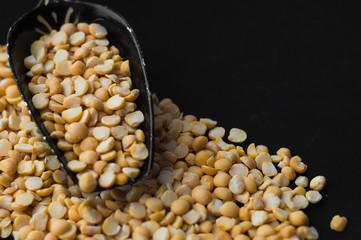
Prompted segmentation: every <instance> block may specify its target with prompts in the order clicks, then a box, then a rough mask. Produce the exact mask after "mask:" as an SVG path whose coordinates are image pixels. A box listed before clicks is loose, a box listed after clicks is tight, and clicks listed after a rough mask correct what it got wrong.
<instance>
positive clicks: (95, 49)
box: [24, 23, 149, 192]
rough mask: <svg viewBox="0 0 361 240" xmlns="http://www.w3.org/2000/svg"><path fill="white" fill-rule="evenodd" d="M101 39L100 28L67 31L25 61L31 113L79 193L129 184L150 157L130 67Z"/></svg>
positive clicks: (34, 48) (35, 47) (45, 39)
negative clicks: (36, 116)
mask: <svg viewBox="0 0 361 240" xmlns="http://www.w3.org/2000/svg"><path fill="white" fill-rule="evenodd" d="M106 36H107V30H106V29H105V28H104V27H103V26H101V25H99V24H95V23H93V24H90V25H88V24H86V23H79V24H78V25H77V26H75V25H74V24H65V25H63V26H62V27H61V29H60V31H55V30H54V31H53V32H51V33H50V34H49V35H44V36H42V37H41V38H40V39H39V40H37V41H35V42H34V43H33V44H32V45H31V55H30V56H29V57H27V58H25V60H24V63H25V66H26V67H27V68H28V69H29V72H28V74H27V75H28V76H29V77H31V81H30V83H29V85H28V86H29V90H30V91H31V93H32V94H33V98H32V101H33V104H34V107H35V108H36V109H38V110H39V111H41V118H42V119H43V120H44V125H45V127H46V129H47V131H48V132H49V133H50V136H51V137H53V138H56V139H58V144H57V145H58V147H59V149H60V150H62V151H64V155H65V158H66V159H67V160H68V164H67V167H68V169H70V170H71V171H73V172H76V173H77V178H78V179H79V187H80V189H81V190H82V191H84V192H93V191H94V190H95V189H96V187H97V186H98V184H99V185H100V186H101V187H102V188H110V187H112V186H113V185H120V186H121V185H124V184H126V183H127V182H128V180H129V179H130V178H136V177H138V175H139V174H140V170H139V168H140V167H142V166H143V165H144V163H145V160H146V159H147V158H148V155H149V152H148V149H147V147H146V145H145V144H144V141H145V134H144V132H143V131H142V130H141V129H140V128H138V127H139V126H140V125H141V124H142V123H143V121H144V115H143V113H142V112H141V111H139V110H137V105H136V103H135V102H134V101H135V100H136V99H137V98H138V96H139V90H138V89H133V88H132V80H131V78H130V67H129V60H125V59H123V58H122V57H121V56H120V55H119V50H118V49H117V48H116V47H115V46H110V45H109V41H108V39H106Z"/></svg>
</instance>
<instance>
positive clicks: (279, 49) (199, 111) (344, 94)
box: [0, 0, 361, 239]
mask: <svg viewBox="0 0 361 240" xmlns="http://www.w3.org/2000/svg"><path fill="white" fill-rule="evenodd" d="M96 2H98V3H102V4H104V5H107V6H110V7H111V8H113V9H115V10H117V11H118V12H120V13H121V14H122V15H123V16H124V17H125V18H126V19H127V20H128V21H129V23H130V25H131V26H132V27H133V29H134V30H135V32H136V34H137V36H138V39H139V42H140V44H141V47H142V50H143V53H144V57H145V62H146V64H147V72H148V78H149V80H150V84H151V90H152V91H153V92H156V93H157V94H158V96H159V97H161V98H163V97H170V98H172V99H173V100H174V101H175V103H176V104H178V105H179V107H180V108H181V110H182V111H183V112H184V113H186V114H194V115H196V116H198V117H209V118H212V119H215V120H217V121H218V124H219V125H220V126H223V127H225V128H226V129H227V130H229V129H230V128H232V127H239V128H242V129H244V130H245V131H246V132H247V133H248V136H249V138H248V140H247V143H251V142H255V143H256V144H264V145H267V146H268V147H269V149H270V152H271V153H275V152H276V150H277V149H278V148H280V147H289V148H290V149H291V151H292V153H293V154H294V155H299V156H301V157H302V159H303V161H304V162H305V163H306V164H307V165H308V167H309V169H308V171H307V176H308V177H314V176H316V175H324V176H326V178H327V181H328V183H327V187H326V188H325V190H323V191H322V194H323V195H324V198H323V200H322V201H321V203H319V204H317V205H313V206H311V207H310V208H309V209H307V210H306V212H307V214H308V215H309V218H310V224H311V225H313V226H315V227H316V228H317V229H318V230H319V233H320V239H359V236H361V227H360V224H361V220H360V216H361V207H360V204H361V203H360V198H359V196H360V194H359V192H360V190H359V184H360V176H361V174H360V173H361V171H360V170H361V168H360V166H361V164H360V161H361V151H360V149H361V141H360V136H361V121H360V117H361V109H360V107H359V104H360V100H361V94H360V84H359V83H360V81H361V27H360V22H361V6H360V5H359V4H357V3H356V1H355V4H351V3H346V2H344V1H343V2H342V3H341V1H340V2H339V3H333V1H331V2H327V3H317V2H316V1H265V2H262V3H261V2H259V1H249V2H240V1H222V2H221V1H217V2H214V3H211V2H210V1H122V0H117V1H116V0H113V1H110V0H104V1H100V0H98V1H96ZM335 2H336V1H335ZM34 5H35V1H25V0H23V1H21V0H11V1H2V2H1V6H0V23H1V24H0V33H1V37H0V40H1V43H5V41H6V33H7V30H8V28H9V27H10V26H11V24H12V22H13V21H14V20H16V19H17V18H18V17H19V16H21V14H23V13H25V12H26V11H28V10H30V9H31V8H32V7H33V6H34ZM243 146H246V145H243ZM335 214H341V215H345V216H347V217H348V219H349V225H348V227H347V229H346V230H345V231H344V232H343V233H337V232H334V231H332V230H331V229H330V227H329V223H330V220H331V218H332V216H334V215H335Z"/></svg>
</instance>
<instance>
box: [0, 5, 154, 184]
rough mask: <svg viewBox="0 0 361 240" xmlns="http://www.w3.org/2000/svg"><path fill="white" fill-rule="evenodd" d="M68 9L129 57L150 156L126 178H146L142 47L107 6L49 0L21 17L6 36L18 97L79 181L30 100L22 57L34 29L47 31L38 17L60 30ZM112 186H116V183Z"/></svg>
mask: <svg viewBox="0 0 361 240" xmlns="http://www.w3.org/2000/svg"><path fill="white" fill-rule="evenodd" d="M69 8H72V9H73V13H72V14H71V16H70V19H69V21H70V22H94V23H95V22H96V23H99V24H102V25H103V26H104V27H105V28H106V29H107V31H108V35H107V37H108V38H109V39H115V40H113V41H112V44H114V45H115V46H118V49H119V52H120V55H121V56H122V57H124V58H125V59H129V62H130V66H131V72H132V82H133V87H134V88H137V89H139V90H140V91H141V92H142V94H141V95H140V96H139V98H138V99H137V100H136V102H135V103H136V104H137V105H138V109H139V110H140V111H142V112H143V113H144V118H145V119H146V121H145V122H144V123H143V124H142V125H141V126H140V128H141V129H142V130H143V132H144V134H145V142H144V143H145V145H146V146H147V149H149V156H148V158H147V159H145V162H144V163H145V164H144V165H143V166H142V167H141V168H140V174H139V176H138V177H137V178H133V179H130V180H129V184H132V183H134V182H136V181H138V180H142V179H144V178H146V177H148V176H149V175H150V174H151V170H152V166H153V151H152V149H153V134H154V132H153V109H152V100H151V99H152V98H151V93H150V91H149V84H148V81H147V77H146V73H145V66H144V62H143V57H142V56H141V52H140V51H141V50H140V49H139V44H138V42H137V39H136V37H135V35H134V32H132V31H130V30H129V29H130V28H131V27H130V26H129V24H128V23H127V22H126V20H125V19H124V18H123V17H121V16H120V15H118V14H117V13H115V12H113V11H111V10H109V9H108V8H105V7H102V6H100V5H96V4H90V3H86V2H75V3H71V2H62V1H60V2H57V1H50V3H49V4H48V5H47V6H45V4H41V5H40V6H39V7H37V8H35V9H34V10H32V11H31V12H29V13H27V14H25V15H24V16H22V17H21V18H20V19H19V20H18V21H16V23H14V25H12V27H11V29H10V30H9V34H8V37H7V43H8V54H9V63H10V67H11V70H12V72H13V74H14V79H15V80H16V83H17V85H18V88H19V90H20V94H21V96H22V97H23V99H24V101H25V102H26V103H27V106H28V108H29V110H30V114H31V116H32V117H33V119H34V120H35V121H36V123H37V126H38V127H39V129H40V131H41V132H42V134H43V135H44V136H45V139H46V141H47V142H48V144H49V145H50V146H51V147H52V150H53V152H54V154H55V155H56V156H57V157H58V159H59V160H60V162H61V163H62V165H63V167H64V168H65V170H66V171H67V173H68V175H69V176H70V177H71V179H72V180H73V181H74V183H76V184H78V178H77V177H76V173H75V172H72V171H70V170H68V169H67V168H66V166H67V162H68V161H67V160H66V159H65V157H64V152H63V151H62V150H61V149H59V148H58V146H57V140H56V139H54V138H52V137H50V134H49V132H48V131H47V130H46V128H45V126H44V124H41V123H42V122H43V120H42V119H41V113H40V111H38V110H37V109H36V108H35V107H34V105H33V102H32V97H33V94H32V93H31V92H30V91H29V88H28V84H29V82H30V80H31V78H29V77H27V76H26V73H27V72H28V70H27V69H26V68H25V66H24V58H26V57H27V56H29V55H30V46H31V44H32V43H33V42H34V41H36V40H38V39H39V38H40V37H41V36H42V35H41V34H40V33H38V32H37V31H36V30H35V29H40V30H41V31H43V32H48V30H47V28H46V27H45V26H44V24H42V23H40V22H39V21H38V20H37V18H38V16H42V17H43V18H44V19H46V20H47V22H48V23H49V25H50V26H51V27H52V29H59V28H60V27H61V26H62V25H63V23H64V22H65V16H66V14H67V12H68V9H69ZM54 12H55V13H56V14H57V16H58V17H57V21H55V19H54V18H53V17H52V13H54ZM113 187H116V185H114V186H113ZM95 190H96V191H101V190H106V189H105V188H102V187H101V186H100V185H98V186H97V188H96V189H95Z"/></svg>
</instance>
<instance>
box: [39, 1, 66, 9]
mask: <svg viewBox="0 0 361 240" xmlns="http://www.w3.org/2000/svg"><path fill="white" fill-rule="evenodd" d="M60 1H61V0H39V2H38V5H37V6H36V7H40V6H47V5H48V4H49V3H57V2H60Z"/></svg>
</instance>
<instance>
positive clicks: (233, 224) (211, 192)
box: [0, 23, 347, 240]
mask: <svg viewBox="0 0 361 240" xmlns="http://www.w3.org/2000/svg"><path fill="white" fill-rule="evenodd" d="M105 37H106V29H105V28H104V27H102V26H100V25H99V24H90V25H88V24H86V23H79V24H78V25H77V26H75V25H73V24H66V25H64V26H63V27H62V28H61V29H60V31H54V32H52V33H51V34H50V35H46V36H43V37H42V38H41V39H40V40H39V41H37V42H35V43H34V44H33V45H32V49H31V54H32V55H31V56H29V57H28V58H26V59H25V64H26V66H27V67H28V68H29V73H28V76H29V77H31V81H30V83H29V89H30V90H31V91H32V93H33V94H34V97H33V102H34V104H35V105H36V106H37V108H38V109H39V111H41V112H42V115H43V116H44V117H43V120H44V123H43V124H45V126H46V128H47V129H48V131H49V132H50V133H51V135H52V136H53V137H55V138H58V139H59V140H58V146H59V147H60V148H62V149H63V151H64V152H65V155H66V157H67V159H68V160H69V164H68V167H69V168H70V169H72V170H73V171H75V172H77V173H78V177H79V185H80V188H79V187H78V186H76V185H74V183H73V182H72V180H71V179H70V178H69V177H68V176H67V175H66V174H65V172H64V170H63V169H62V168H61V166H60V163H59V162H58V160H57V158H56V157H55V156H54V155H52V152H51V151H50V148H49V146H48V145H47V144H46V143H45V142H44V140H43V138H42V135H41V133H40V132H39V130H38V129H37V127H36V125H35V123H34V122H33V121H32V119H31V117H30V115H29V113H28V111H27V109H26V106H25V104H24V102H23V101H22V98H21V96H20V94H19V91H18V89H17V87H16V85H15V82H14V79H13V77H12V74H11V71H10V68H9V63H8V57H7V54H6V47H0V112H1V114H0V118H1V119H0V172H1V173H0V237H1V238H6V237H8V236H10V235H12V236H13V238H14V239H19V240H25V239H26V240H40V239H46V240H53V239H54V240H56V239H84V240H106V239H110V240H112V239H114V240H127V239H136V240H147V239H154V240H208V239H216V240H228V239H235V240H249V239H254V240H276V239H277V240H282V239H287V240H291V239H294V240H297V239H301V240H302V239H318V237H319V234H318V232H317V230H316V229H315V228H314V227H313V226H311V225H310V221H309V219H308V217H307V215H306V214H305V213H304V211H303V210H304V209H305V208H307V207H308V206H309V204H316V203H318V202H319V201H320V200H321V199H322V195H321V193H320V191H322V189H323V188H324V187H325V185H326V179H325V177H323V176H316V177H314V178H312V179H308V178H307V177H306V176H304V173H305V172H306V170H307V165H306V164H305V163H304V162H303V161H302V159H301V157H299V156H293V155H292V153H291V151H290V150H289V149H288V148H280V149H279V150H278V151H277V152H276V153H270V152H269V150H268V148H267V147H266V146H264V145H256V144H254V143H252V144H250V145H249V146H247V147H246V148H243V147H241V146H239V145H238V144H239V143H242V142H244V141H245V140H246V138H247V134H246V133H245V132H244V131H243V130H241V129H238V128H233V129H231V130H230V132H229V133H228V134H227V137H226V131H225V129H224V128H223V127H220V126H217V122H216V121H214V120H211V119H208V118H197V117H196V116H193V115H184V114H183V113H182V112H181V111H180V109H179V108H178V106H177V105H175V104H174V103H173V102H172V100H171V99H168V98H166V99H163V100H159V99H158V98H157V96H156V95H153V104H154V115H155V116H154V122H155V149H154V165H153V170H152V175H151V176H150V177H149V178H147V179H145V180H142V181H140V182H137V183H136V184H132V185H129V184H128V185H124V184H125V183H126V182H127V181H128V179H129V178H132V177H136V175H137V172H139V167H140V166H141V165H142V163H143V161H144V160H145V159H146V158H147V155H148V150H147V149H146V147H145V145H144V133H143V132H142V131H141V130H140V128H138V127H139V126H140V125H141V123H142V122H143V121H144V116H143V114H142V113H141V112H140V111H138V110H137V108H136V107H137V106H136V104H135V103H134V101H135V99H136V98H137V96H138V95H139V94H141V93H139V90H137V89H132V82H131V78H130V75H131V73H130V70H129V69H130V68H129V61H127V60H123V59H122V57H121V56H120V55H119V51H118V50H117V49H116V48H115V47H113V46H111V47H109V42H108V40H106V39H105ZM74 132H76V134H74ZM291 183H295V186H296V187H294V188H291V187H290V184H291ZM97 184H99V185H100V186H104V187H108V186H111V185H114V184H117V185H119V186H118V187H116V188H112V189H110V190H105V191H101V192H93V191H92V190H93V189H95V187H96V186H97ZM82 190H83V191H82ZM346 224H347V219H346V218H345V217H340V216H338V215H337V216H335V217H334V218H333V219H332V222H331V224H330V225H331V228H332V229H334V230H337V231H342V230H343V229H344V228H345V226H346Z"/></svg>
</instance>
